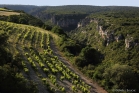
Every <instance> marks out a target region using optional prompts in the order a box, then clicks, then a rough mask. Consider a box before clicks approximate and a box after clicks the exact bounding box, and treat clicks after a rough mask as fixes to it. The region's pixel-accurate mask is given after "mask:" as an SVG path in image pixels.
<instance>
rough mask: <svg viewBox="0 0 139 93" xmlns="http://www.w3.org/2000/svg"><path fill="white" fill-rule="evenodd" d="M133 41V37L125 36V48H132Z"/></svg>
mask: <svg viewBox="0 0 139 93" xmlns="http://www.w3.org/2000/svg"><path fill="white" fill-rule="evenodd" d="M133 40H134V39H133V37H129V36H127V38H126V39H125V48H126V49H128V48H130V47H133V46H134V41H133Z"/></svg>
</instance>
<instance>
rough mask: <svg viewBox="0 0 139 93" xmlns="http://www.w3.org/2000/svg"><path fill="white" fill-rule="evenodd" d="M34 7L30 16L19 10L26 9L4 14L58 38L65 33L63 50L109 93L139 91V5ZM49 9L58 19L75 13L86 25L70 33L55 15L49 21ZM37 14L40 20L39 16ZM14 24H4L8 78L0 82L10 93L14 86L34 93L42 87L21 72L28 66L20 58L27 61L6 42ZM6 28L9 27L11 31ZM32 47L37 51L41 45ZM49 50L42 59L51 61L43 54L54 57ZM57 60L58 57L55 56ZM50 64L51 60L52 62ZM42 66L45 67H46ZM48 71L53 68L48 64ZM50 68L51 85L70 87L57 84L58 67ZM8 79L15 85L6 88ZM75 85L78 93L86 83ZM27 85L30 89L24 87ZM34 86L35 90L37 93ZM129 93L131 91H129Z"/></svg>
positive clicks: (2, 49)
mask: <svg viewBox="0 0 139 93" xmlns="http://www.w3.org/2000/svg"><path fill="white" fill-rule="evenodd" d="M14 7H19V6H14ZM32 7H33V6H32ZM32 7H31V8H30V11H26V12H28V13H30V14H32V15H33V16H30V15H29V14H26V13H25V12H23V11H18V12H20V13H21V14H20V15H10V16H0V20H2V21H6V22H7V21H8V22H14V23H18V24H26V25H32V26H37V27H41V28H43V29H45V30H49V32H52V33H54V34H55V35H57V37H59V38H60V39H59V40H56V41H55V43H56V44H57V46H58V48H59V50H60V51H61V53H62V54H63V55H64V56H65V57H66V58H67V59H69V60H70V62H71V63H72V65H74V66H75V67H77V68H78V69H79V70H81V71H82V73H83V74H85V75H86V76H88V77H89V78H91V79H92V80H94V81H96V82H97V83H98V84H99V85H100V86H102V87H103V88H104V89H106V90H107V91H108V93H116V91H113V90H114V89H123V90H126V89H129V90H131V91H130V92H128V93H133V92H134V93H138V92H139V90H138V89H139V68H138V67H139V58H138V56H139V52H138V51H139V17H138V15H139V12H138V10H139V8H138V7H122V6H108V7H99V6H78V5H77V6H59V7H56V6H55V7H51V6H42V7H37V6H34V7H33V8H32ZM8 8H9V7H8ZM22 10H25V8H23V9H22ZM48 14H49V15H50V16H52V15H55V16H56V18H59V19H61V18H63V19H64V18H66V17H67V15H68V17H69V18H75V19H76V18H79V19H80V20H78V21H79V22H78V23H80V24H81V25H82V24H84V25H82V26H80V27H77V28H76V29H74V30H72V31H69V32H65V31H64V30H63V29H62V28H61V27H60V26H58V25H54V24H52V23H51V22H50V20H45V21H44V17H45V15H48ZM69 15H70V16H69ZM71 15H73V16H71ZM34 16H36V17H37V18H40V19H36V18H35V17H34ZM41 20H42V21H41ZM86 20H87V21H86ZM88 20H89V21H88ZM7 24H8V23H7ZM10 28H11V27H9V28H6V29H4V27H1V28H0V59H1V60H2V61H1V63H0V71H1V74H0V75H1V78H2V79H0V80H2V81H0V83H1V84H2V86H1V89H0V92H2V93H6V92H8V91H6V89H10V88H11V89H14V90H18V89H19V90H20V91H21V92H20V91H17V92H14V93H19V92H20V93H22V92H24V91H28V93H35V92H36V91H37V88H36V85H35V83H34V82H33V81H30V80H26V79H25V77H24V76H23V75H22V74H21V71H22V70H23V68H24V66H22V65H21V63H20V60H22V59H20V56H21V55H19V54H16V55H14V56H13V54H12V53H10V51H7V50H6V47H7V46H9V45H8V44H7V40H8V37H10V34H9V32H10V31H8V30H10ZM69 28H70V27H69ZM18 29H19V28H18ZM5 31H8V34H7V32H5ZM31 31H32V30H31ZM23 32H24V31H23ZM30 33H31V32H30ZM26 37H27V36H26ZM51 37H53V36H51ZM21 38H22V37H21ZM17 39H18V38H17ZM38 40H39V39H38ZM17 42H18V41H17ZM25 42H27V41H25ZM36 42H37V43H39V42H44V41H41V39H40V41H36ZM18 43H19V42H18ZM23 44H26V43H23ZM27 44H28V43H27ZM32 45H33V44H32ZM48 45H49V44H48ZM45 46H47V45H45ZM25 47H27V46H25ZM41 47H43V49H45V48H44V45H43V44H41ZM34 48H36V47H33V48H29V49H30V50H31V49H34ZM29 49H27V50H29ZM27 50H25V51H27ZM36 50H37V51H38V50H39V51H40V50H42V49H37V48H36ZM32 51H33V53H34V51H35V50H32ZM47 52H51V49H50V50H49V48H48V50H47ZM47 52H46V54H48V57H47V56H45V55H43V54H41V55H39V56H40V57H39V58H40V60H41V59H42V60H43V61H44V62H45V61H46V59H43V58H44V57H46V58H48V59H50V56H53V55H52V54H51V53H47ZM37 54H38V53H36V55H37ZM26 56H27V57H29V56H32V54H29V55H28V54H26ZM31 58H33V57H31ZM52 58H54V60H57V58H56V57H52ZM29 60H31V59H29ZM29 62H30V61H29ZM52 63H54V62H53V61H52ZM31 64H33V63H31ZM40 64H42V63H40ZM45 64H47V62H46V63H45ZM54 64H55V63H54ZM21 68H22V69H21ZM42 68H43V69H44V67H42ZM57 69H58V68H57ZM63 69H65V68H63ZM45 71H46V72H47V69H46V70H45ZM65 72H66V69H65ZM11 73H12V74H11ZM47 73H49V74H51V75H52V76H51V77H52V78H51V79H52V82H53V85H54V86H53V85H52V89H51V88H50V87H48V86H47V85H49V86H51V84H50V83H49V84H46V86H47V87H48V90H49V91H50V92H54V91H62V93H63V91H65V89H66V88H63V87H62V86H57V83H55V76H56V75H55V74H53V72H52V71H49V72H47ZM56 73H57V72H56ZM58 73H61V72H58ZM62 73H63V72H62ZM67 73H68V72H67ZM49 74H48V75H49ZM60 75H61V77H60V78H61V79H62V78H64V79H68V80H69V81H70V80H71V81H72V79H70V77H71V76H72V75H71V76H69V75H67V74H65V75H64V76H65V77H62V74H60ZM53 76H54V77H53ZM8 77H11V78H8ZM56 77H57V76H56ZM11 79H12V80H13V82H10V83H8V82H9V81H11ZM42 79H43V80H42V81H44V82H45V80H44V78H42ZM51 79H50V80H51ZM73 80H74V79H73ZM17 81H19V82H17ZM28 81H29V85H31V86H28V83H27V82H28ZM46 81H47V80H46ZM78 82H79V81H78ZM6 84H9V85H10V87H5V86H7V85H6ZM13 84H15V87H11V86H12V85H13ZM75 86H76V84H75V85H74V86H72V90H73V92H77V91H78V90H79V89H80V87H79V86H77V87H78V88H77V90H76V89H75ZM54 87H57V88H56V90H54ZM22 89H23V90H24V91H22ZM86 89H87V87H85V86H84V90H83V93H89V92H86ZM32 90H33V92H31V91H32ZM60 93H61V92H60ZM123 93H127V91H123Z"/></svg>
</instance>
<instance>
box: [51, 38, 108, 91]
mask: <svg viewBox="0 0 139 93" xmlns="http://www.w3.org/2000/svg"><path fill="white" fill-rule="evenodd" d="M50 46H51V49H52V50H53V53H54V55H56V56H58V58H59V60H61V61H62V62H63V63H64V64H65V65H66V66H67V67H68V68H69V69H71V70H72V71H74V73H76V74H78V75H79V76H80V78H81V79H82V80H83V81H84V82H86V83H87V84H88V85H90V86H91V87H92V88H91V93H107V92H106V91H105V90H104V89H103V88H101V87H100V86H98V84H97V83H96V82H93V81H92V80H91V79H89V78H88V77H86V76H84V75H83V74H82V73H81V72H80V71H79V70H78V69H76V68H75V67H74V66H73V65H72V64H71V63H70V62H69V61H68V60H66V59H65V57H63V56H62V55H60V52H59V50H58V49H57V47H56V45H55V43H54V41H53V40H51V43H50Z"/></svg>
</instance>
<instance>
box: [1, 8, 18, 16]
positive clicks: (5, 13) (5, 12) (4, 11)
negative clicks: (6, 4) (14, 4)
mask: <svg viewBox="0 0 139 93" xmlns="http://www.w3.org/2000/svg"><path fill="white" fill-rule="evenodd" d="M10 15H20V13H18V12H14V11H13V10H8V9H5V8H0V16H10Z"/></svg>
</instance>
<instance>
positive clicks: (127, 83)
mask: <svg viewBox="0 0 139 93" xmlns="http://www.w3.org/2000/svg"><path fill="white" fill-rule="evenodd" d="M103 76H104V79H105V80H106V81H107V82H106V84H110V83H111V85H106V86H110V87H111V88H112V89H119V88H122V89H137V85H138V80H137V78H136V76H135V75H134V72H133V71H132V69H131V67H130V66H128V65H120V64H115V65H112V66H111V67H109V68H106V69H105V71H104V73H103ZM104 86H105V85H104Z"/></svg>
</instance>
